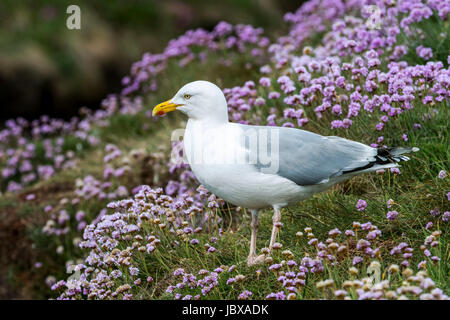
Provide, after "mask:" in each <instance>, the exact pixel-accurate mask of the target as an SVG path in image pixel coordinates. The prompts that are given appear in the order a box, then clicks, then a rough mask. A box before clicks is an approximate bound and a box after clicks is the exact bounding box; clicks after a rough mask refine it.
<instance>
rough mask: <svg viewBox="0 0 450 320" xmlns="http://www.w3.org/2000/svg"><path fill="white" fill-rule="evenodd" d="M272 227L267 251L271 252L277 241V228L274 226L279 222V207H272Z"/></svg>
mask: <svg viewBox="0 0 450 320" xmlns="http://www.w3.org/2000/svg"><path fill="white" fill-rule="evenodd" d="M272 221H273V227H272V236H271V237H270V245H269V249H270V250H272V247H273V245H274V243H275V241H276V240H277V234H278V227H277V226H276V225H275V224H276V223H277V222H280V221H281V211H280V207H278V206H274V207H273V218H272Z"/></svg>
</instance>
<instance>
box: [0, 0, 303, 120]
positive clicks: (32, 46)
mask: <svg viewBox="0 0 450 320" xmlns="http://www.w3.org/2000/svg"><path fill="white" fill-rule="evenodd" d="M302 2H303V1H301V0H297V1H296V0H190V1H189V0H186V1H180V0H159V1H158V0H127V1H119V0H108V1H88V0H77V1H74V0H68V1H66V0H48V1H37V0H22V1H17V0H2V1H1V2H0V106H1V108H0V118H1V119H2V120H4V119H9V118H14V117H18V116H21V117H24V118H26V119H34V118H37V117H39V116H40V115H42V114H47V115H50V116H52V117H58V118H65V119H67V118H70V117H71V116H73V115H76V114H77V113H78V109H79V108H80V107H83V106H87V107H89V108H92V109H95V108H97V107H98V106H99V103H100V101H101V100H102V99H103V98H105V97H106V95H107V94H108V93H115V92H119V91H120V87H121V85H120V80H121V78H122V77H123V76H125V75H126V74H127V73H128V71H129V68H130V66H131V64H132V62H134V61H136V60H138V59H139V58H140V57H141V56H142V54H143V53H144V52H153V53H157V52H161V51H162V50H163V49H164V47H165V45H166V44H167V42H168V41H169V40H170V39H172V38H174V37H177V36H178V35H180V34H182V33H184V32H185V31H186V30H188V29H192V28H204V29H207V30H212V29H213V27H214V26H215V25H216V24H217V22H219V21H221V20H225V21H227V22H230V23H233V24H235V23H243V24H252V25H254V26H258V27H263V28H264V29H265V30H266V33H267V34H269V35H270V34H272V35H276V34H281V33H282V32H283V31H284V30H280V28H279V26H280V25H281V23H280V22H281V21H282V19H283V14H284V13H286V12H288V11H294V10H295V9H297V8H298V7H299V6H300V4H301V3H302ZM71 4H76V5H78V6H79V7H80V9H81V30H69V29H67V27H66V20H67V18H68V17H69V14H67V13H66V9H67V7H68V6H69V5H71Z"/></svg>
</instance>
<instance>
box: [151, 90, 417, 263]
mask: <svg viewBox="0 0 450 320" xmlns="http://www.w3.org/2000/svg"><path fill="white" fill-rule="evenodd" d="M174 110H179V111H181V112H183V113H185V114H186V115H187V116H188V118H189V120H188V122H187V125H186V131H185V133H184V149H185V155H186V157H187V160H188V162H189V164H190V167H191V169H192V171H193V173H194V175H195V177H196V178H197V179H198V181H199V182H200V183H201V184H202V185H203V186H205V187H206V188H207V189H208V190H209V191H210V192H211V193H213V194H215V195H216V196H218V197H220V198H222V199H224V200H225V201H227V202H229V203H232V204H234V205H236V206H240V207H244V208H248V209H250V211H251V215H252V222H251V230H252V235H251V241H250V253H249V256H248V260H247V263H248V265H253V264H256V263H261V262H263V261H264V255H257V253H256V236H257V229H258V213H259V210H260V209H263V208H267V207H272V208H273V210H274V215H273V227H272V235H271V239H270V245H269V249H272V247H273V245H274V243H275V241H276V237H277V233H278V227H277V223H278V222H280V220H281V211H280V209H281V208H283V207H285V206H287V205H291V204H295V203H297V202H299V201H301V200H304V199H307V198H309V197H310V196H312V195H313V194H314V193H317V192H322V191H325V190H327V189H329V188H330V187H331V186H333V185H334V184H336V183H339V182H342V181H345V180H348V179H350V178H351V177H353V176H355V175H358V174H360V173H363V172H369V171H375V170H379V169H384V168H392V167H397V166H398V164H397V163H398V162H399V161H407V160H409V158H408V157H406V156H404V155H403V154H404V153H408V152H411V151H418V150H419V149H418V148H403V147H398V148H372V147H370V146H368V145H365V144H362V143H359V142H355V141H351V140H347V139H344V138H340V137H336V136H321V135H319V134H316V133H312V132H309V131H305V130H301V129H295V128H287V127H276V126H250V125H243V124H237V123H231V122H229V121H228V107H227V101H226V99H225V96H224V94H223V93H222V90H221V89H220V88H219V87H217V86H216V85H215V84H213V83H211V82H208V81H194V82H191V83H188V84H186V85H185V86H183V87H182V88H181V89H180V90H179V91H178V92H177V93H176V94H175V96H174V97H173V98H172V99H170V100H168V101H166V102H163V103H161V104H158V105H157V106H156V107H155V108H154V109H153V116H155V115H163V114H166V113H168V112H171V111H174Z"/></svg>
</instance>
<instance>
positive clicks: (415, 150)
mask: <svg viewBox="0 0 450 320" xmlns="http://www.w3.org/2000/svg"><path fill="white" fill-rule="evenodd" d="M419 150H420V149H419V148H416V147H413V148H412V152H417V151H419Z"/></svg>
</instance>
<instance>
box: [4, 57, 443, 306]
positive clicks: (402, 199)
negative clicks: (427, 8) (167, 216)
mask: <svg viewBox="0 0 450 320" xmlns="http://www.w3.org/2000/svg"><path fill="white" fill-rule="evenodd" d="M253 72H254V70H253V71H252V70H250V71H247V70H245V68H244V67H243V65H242V64H241V65H239V64H237V65H236V64H234V65H233V67H232V68H224V67H220V66H217V65H216V64H215V63H214V58H212V59H210V60H209V61H208V62H206V64H195V65H191V66H189V67H188V68H186V69H183V71H182V72H179V69H177V68H176V67H175V66H172V67H170V68H169V69H168V71H167V74H166V76H165V77H164V78H165V80H164V83H162V84H161V90H159V91H158V94H157V95H156V96H155V97H153V98H151V99H150V100H149V101H147V102H146V108H148V110H150V109H151V108H152V106H153V105H154V104H155V103H157V102H159V101H163V100H166V99H167V98H168V97H170V96H172V95H173V93H174V92H175V91H176V90H177V89H178V88H179V87H180V86H181V85H182V84H184V83H186V82H189V81H191V80H195V79H206V80H211V81H214V82H216V83H217V84H218V85H220V86H221V87H229V86H232V85H238V84H242V83H243V82H244V81H245V80H247V79H255V78H256V77H254V76H253V75H254V74H253ZM225 77H227V78H225ZM307 112H308V110H307ZM310 112H311V114H310V118H311V119H313V118H314V117H313V116H312V111H310ZM430 112H431V108H430V107H429V106H425V105H422V104H418V105H415V106H414V109H413V110H412V111H411V112H408V113H406V114H403V115H402V116H401V117H400V119H398V120H397V121H390V122H389V123H388V124H387V127H386V129H385V130H384V131H383V135H384V137H385V141H384V142H385V143H386V144H388V145H394V146H396V145H408V146H417V147H419V148H420V149H421V151H420V152H418V153H415V154H414V155H412V159H411V161H409V162H407V163H404V164H403V166H402V167H401V171H402V173H401V174H400V175H399V176H394V175H393V174H392V173H389V172H388V173H385V174H384V175H381V176H380V175H376V174H375V173H372V174H365V175H362V176H359V177H356V178H354V179H352V180H350V181H348V182H346V183H343V184H340V185H338V186H336V187H334V188H333V189H332V190H330V191H328V192H326V193H321V194H317V195H315V196H314V197H312V198H311V199H308V200H306V201H303V202H302V203H300V204H298V205H296V206H293V207H291V208H287V209H284V210H283V218H282V222H283V223H284V228H283V229H282V230H281V232H280V234H279V242H281V243H282V244H283V249H289V250H291V251H292V253H293V254H294V255H295V257H296V259H300V258H301V257H303V256H304V255H305V254H307V253H310V254H311V255H312V254H313V253H314V252H315V249H314V248H312V247H311V246H309V245H308V244H307V241H308V240H307V239H306V238H302V239H297V238H296V237H295V233H296V232H297V231H303V230H304V228H305V227H311V228H312V229H313V233H314V234H315V236H316V237H317V238H318V239H319V240H321V241H325V239H326V238H327V237H328V236H327V233H328V231H329V230H330V229H332V228H336V227H337V228H339V229H340V230H341V231H343V230H345V229H351V225H352V222H353V221H360V222H366V221H371V222H372V223H374V224H375V225H377V226H378V227H379V229H380V230H382V232H383V236H382V238H381V239H382V240H381V243H380V247H382V248H383V247H384V248H387V249H390V248H392V246H393V245H395V244H398V243H399V242H401V241H404V242H407V243H408V244H409V245H412V246H413V247H414V248H416V249H415V252H414V256H413V259H412V260H411V266H412V267H413V268H414V269H415V268H416V266H417V263H418V262H419V261H420V260H423V254H422V253H421V252H418V251H419V250H418V249H417V248H418V247H419V246H420V245H421V244H422V243H423V241H424V238H425V236H426V234H427V232H425V230H424V226H425V224H426V222H427V221H429V220H430V215H429V211H430V210H431V209H434V208H435V207H436V206H438V207H439V208H440V209H441V212H443V211H445V210H448V201H447V199H446V192H447V189H448V183H447V180H440V179H437V174H438V172H439V170H442V169H445V170H448V155H449V150H448V145H447V140H448V125H447V122H448V105H447V106H445V107H444V108H440V109H439V112H438V113H437V114H433V116H432V118H431V119H430V120H425V121H423V120H421V119H422V115H423V114H424V113H430ZM378 118H379V114H370V113H366V112H363V114H361V115H360V116H359V119H358V120H357V121H356V122H355V124H354V125H353V126H352V127H351V128H350V129H349V130H348V131H337V132H336V131H333V130H331V129H330V128H329V125H328V123H329V121H319V122H314V123H311V124H309V125H308V126H307V127H306V129H308V130H312V131H316V132H319V133H321V134H323V135H340V136H344V137H346V138H350V139H352V140H356V141H361V142H364V143H371V142H373V141H376V138H377V137H378V136H379V132H377V131H375V130H374V129H373V128H374V127H375V124H376V123H377V122H378V121H377V119H378ZM324 120H326V119H324ZM150 121H152V120H150V119H148V118H146V117H145V116H144V115H143V114H141V115H139V116H116V117H114V118H113V119H111V124H112V125H111V126H110V127H109V128H107V129H98V130H99V131H98V134H99V135H101V136H102V137H103V138H104V139H103V140H104V142H112V143H115V144H116V145H117V146H118V147H119V148H120V149H122V150H123V151H127V150H128V151H129V150H132V149H135V148H141V147H145V148H146V149H147V150H149V151H156V150H157V149H158V147H159V146H160V145H161V144H165V145H166V146H168V145H169V139H170V131H171V130H172V129H174V128H177V127H179V126H180V125H181V126H182V125H183V121H184V119H182V118H181V117H180V116H179V115H175V114H173V115H169V116H168V117H166V118H164V119H159V121H158V122H157V123H154V122H152V123H151V129H150V130H147V131H143V130H141V129H140V128H141V126H142V124H144V123H145V122H150ZM325 123H327V124H325ZM414 123H421V124H422V129H420V130H414V129H413V124H414ZM402 133H406V134H407V135H408V138H409V141H408V142H404V141H403V140H401V134H402ZM102 150H103V148H102V147H99V148H97V149H94V150H89V151H86V152H84V153H83V154H82V155H81V162H80V165H79V166H78V169H76V170H75V171H66V172H60V173H59V174H57V175H55V176H54V177H53V178H52V179H50V180H49V181H47V182H42V183H39V184H37V185H35V186H32V187H30V188H29V189H28V190H26V191H25V192H24V193H22V194H20V195H17V196H13V195H8V196H2V197H1V199H0V206H1V208H2V209H1V211H2V212H3V213H4V214H5V213H6V214H9V215H12V216H13V217H14V218H15V219H14V218H13V220H14V221H15V222H16V223H22V224H21V227H20V228H19V229H20V231H18V232H19V233H18V234H19V235H18V238H17V239H18V241H29V239H31V240H33V242H35V244H36V245H35V249H32V250H30V249H29V248H24V249H23V250H24V252H25V253H23V252H22V253H23V254H24V255H23V256H20V255H19V257H15V259H12V260H13V261H12V262H11V263H10V264H8V266H7V270H6V271H7V272H6V274H7V277H6V278H5V279H4V280H3V281H8V282H9V284H8V286H9V287H10V288H12V289H11V290H13V291H10V292H9V294H12V293H11V292H14V294H16V296H22V297H45V296H47V294H49V293H48V292H47V293H43V292H42V287H41V284H40V283H41V281H43V279H44V275H47V274H54V275H56V276H58V277H63V276H64V271H63V265H64V262H65V261H66V260H69V259H73V258H74V257H80V255H81V253H80V252H66V253H65V254H64V255H63V256H57V255H56V254H55V253H54V252H55V251H54V249H55V247H56V245H57V244H55V243H49V241H48V239H46V237H45V236H43V235H41V234H40V231H39V230H40V228H42V222H43V221H44V222H45V214H44V213H43V207H44V206H45V205H46V204H48V203H53V204H56V203H58V201H59V200H60V199H61V198H63V197H65V196H67V195H68V194H70V191H71V190H72V188H73V184H74V179H75V178H79V177H84V176H86V175H87V174H94V175H97V176H100V175H101V171H102V168H103V164H102V158H103V151H102ZM28 193H36V194H37V195H38V198H37V201H34V202H25V201H24V194H28ZM360 198H361V199H365V200H367V202H368V207H367V209H366V210H365V211H363V212H358V211H356V209H355V204H356V202H357V200H358V199H360ZM391 198H392V199H394V200H395V202H396V205H395V206H394V208H393V209H395V210H397V211H398V212H399V217H398V219H397V220H396V221H394V222H389V221H388V220H387V219H386V212H387V211H388V209H387V208H386V201H387V200H388V199H391ZM103 205H104V203H99V202H95V201H91V202H89V203H86V207H85V208H84V209H85V210H86V211H87V212H91V214H95V213H96V212H98V210H99V209H100V208H102V207H103ZM241 212H242V215H232V216H229V215H228V212H227V211H226V210H224V211H223V212H219V213H218V214H220V215H222V216H223V218H224V222H223V223H222V224H221V227H222V228H223V229H224V231H225V232H224V234H223V236H222V237H221V238H220V239H219V240H218V242H217V244H216V245H215V247H216V248H217V253H216V254H214V255H204V254H203V250H202V249H201V248H200V249H192V248H187V247H184V246H181V247H178V248H176V249H171V250H165V251H164V250H160V254H159V255H157V256H156V258H155V257H153V256H152V257H151V258H148V259H147V260H145V265H146V266H145V268H146V269H148V270H151V274H152V276H153V277H154V278H155V282H154V284H153V285H151V286H150V287H148V288H147V289H144V290H141V291H139V292H138V293H137V296H138V297H142V298H170V296H169V295H168V294H166V293H165V292H164V290H165V288H166V287H167V286H168V284H169V283H172V284H173V283H175V282H174V279H173V276H172V272H173V270H174V269H176V268H178V267H183V268H185V269H186V270H187V271H189V272H192V273H194V274H196V272H197V271H198V270H199V269H201V268H205V269H208V270H213V269H214V268H216V267H218V266H220V265H226V266H230V265H233V264H234V265H237V271H236V272H238V273H242V274H244V275H246V280H245V281H244V282H243V283H240V284H237V285H235V286H233V287H230V286H228V285H226V284H225V281H226V277H221V278H220V285H219V287H218V289H215V290H214V291H213V292H211V293H210V295H209V298H218V299H219V298H220V299H223V298H233V299H234V298H236V297H237V295H238V294H239V293H240V292H242V290H243V288H246V289H248V290H250V291H252V292H253V298H264V297H265V294H267V293H269V292H272V291H277V290H281V286H280V284H279V283H277V282H276V278H275V275H274V274H273V273H271V272H269V271H267V270H266V269H267V268H265V267H261V266H256V267H251V268H249V267H247V266H246V258H247V255H248V249H249V242H250V227H249V222H250V217H249V214H248V213H247V212H245V210H243V211H241ZM271 214H272V212H271V210H266V211H264V212H262V214H261V215H260V231H259V234H258V248H262V247H264V246H267V245H268V242H269V238H270V231H271V226H272V220H271ZM439 228H441V229H445V228H447V226H446V225H442V226H439ZM6 236H8V235H6ZM16 236H17V235H16ZM210 236H211V235H210V234H201V235H199V236H198V239H199V240H200V243H204V242H208V241H209V237H210ZM442 237H443V239H441V242H440V247H439V248H438V250H440V251H441V253H440V255H439V256H440V257H441V258H442V260H441V261H440V262H439V263H438V264H437V266H436V267H435V268H432V269H430V270H429V273H430V275H431V277H432V279H433V280H434V281H435V282H436V284H437V286H439V287H441V288H446V291H447V293H448V283H447V281H448V272H449V269H448V255H449V251H448V234H447V233H446V232H444V233H443V235H442ZM27 239H28V240H27ZM2 241H4V240H2ZM27 243H28V242H27ZM11 250H13V248H11ZM2 256H3V255H2ZM274 259H275V261H279V260H281V259H282V257H281V253H275V254H274ZM21 260H23V261H21ZM37 260H40V261H43V260H44V261H46V263H45V264H44V265H45V267H44V269H42V270H34V271H31V272H30V271H29V269H30V268H31V264H32V263H33V262H35V261H37ZM380 262H381V263H382V265H383V266H387V265H389V264H390V262H391V257H390V256H389V255H386V254H384V255H383V256H382V259H381V261H380ZM350 263H351V261H346V262H345V263H343V264H341V266H340V267H337V268H332V269H329V270H327V271H326V274H325V276H322V278H323V279H326V278H327V277H332V278H334V279H335V281H336V282H337V283H340V282H342V281H343V280H346V279H348V277H349V276H348V272H347V269H348V267H349V265H350ZM397 263H398V262H397ZM258 269H261V270H262V273H261V274H259V275H258V274H257V272H256V271H257V270H258ZM363 272H365V270H364V269H363V270H361V273H363ZM236 274H237V273H236ZM312 280H313V279H312ZM316 280H317V279H316ZM38 281H39V282H38ZM311 283H313V282H312V281H308V285H307V286H306V289H305V290H304V292H302V294H301V296H302V297H304V298H317V297H319V296H321V294H320V293H319V292H318V291H317V290H318V289H317V288H316V287H315V286H313V285H311ZM24 284H25V285H24ZM24 287H25V288H24ZM27 287H29V288H27ZM19 288H22V289H19ZM14 290H15V291H14ZM20 290H22V292H20ZM322 297H324V296H322Z"/></svg>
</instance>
